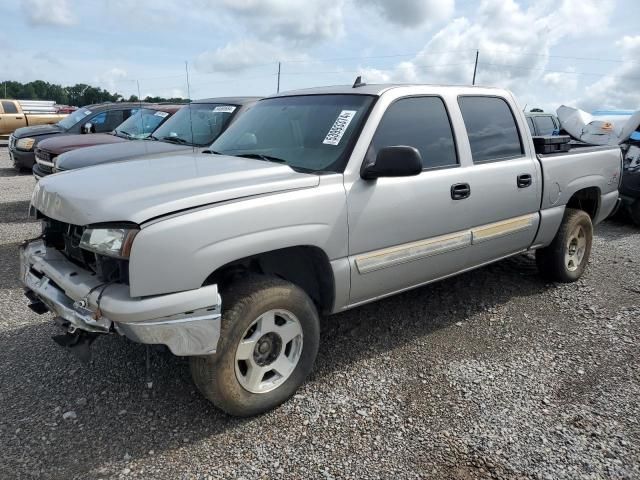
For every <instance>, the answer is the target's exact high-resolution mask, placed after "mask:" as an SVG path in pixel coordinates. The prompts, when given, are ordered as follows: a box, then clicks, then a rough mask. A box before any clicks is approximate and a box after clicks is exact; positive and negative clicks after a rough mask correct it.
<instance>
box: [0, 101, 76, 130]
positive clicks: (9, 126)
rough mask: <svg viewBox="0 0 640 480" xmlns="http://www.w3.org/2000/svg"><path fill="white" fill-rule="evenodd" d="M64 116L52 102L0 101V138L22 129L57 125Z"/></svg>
mask: <svg viewBox="0 0 640 480" xmlns="http://www.w3.org/2000/svg"><path fill="white" fill-rule="evenodd" d="M66 116H67V115H66V113H64V112H61V111H59V110H58V109H57V108H56V107H55V102H53V101H50V102H49V101H42V100H39V101H30V100H5V99H3V100H0V136H3V135H9V134H10V133H12V132H13V131H15V130H17V129H18V128H22V127H28V126H33V125H50V124H53V123H57V122H59V121H60V120H62V119H63V118H64V117H66Z"/></svg>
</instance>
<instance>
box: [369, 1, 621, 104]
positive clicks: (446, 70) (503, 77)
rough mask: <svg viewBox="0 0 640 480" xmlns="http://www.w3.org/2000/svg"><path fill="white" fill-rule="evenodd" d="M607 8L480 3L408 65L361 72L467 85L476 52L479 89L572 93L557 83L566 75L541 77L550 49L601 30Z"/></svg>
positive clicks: (583, 3) (597, 4)
mask: <svg viewBox="0 0 640 480" xmlns="http://www.w3.org/2000/svg"><path fill="white" fill-rule="evenodd" d="M556 3H557V2H556ZM611 5H612V1H611V0H607V1H605V2H601V1H599V0H581V1H580V2H579V4H577V3H576V0H563V1H562V2H561V3H560V4H558V5H556V6H555V7H553V6H552V4H551V3H550V2H549V1H548V0H538V1H537V2H534V3H533V4H531V5H530V6H529V7H528V8H524V7H523V6H521V5H520V4H518V3H516V2H515V1H514V0H483V1H482V2H481V4H480V6H479V7H478V9H477V11H476V12H475V14H474V16H473V20H471V19H469V18H466V17H459V18H455V19H453V20H451V21H450V22H449V23H448V24H447V25H446V26H445V27H443V28H442V29H441V30H439V31H438V32H437V33H436V34H435V35H433V37H432V38H431V39H430V40H429V42H427V44H426V45H425V46H424V48H423V49H422V50H421V51H420V52H419V53H418V54H417V55H416V56H415V57H414V58H413V59H411V60H410V61H405V62H401V63H399V64H397V65H396V66H395V67H393V68H391V69H388V70H379V69H378V70H376V69H374V70H370V69H369V70H367V68H366V67H365V69H364V71H365V72H367V73H371V74H373V75H374V78H376V79H377V78H380V79H383V80H385V81H389V80H392V81H399V82H428V83H440V82H442V83H454V84H456V83H463V84H469V83H471V80H472V76H473V64H474V60H475V54H476V49H477V50H479V52H480V54H479V66H478V75H477V80H476V83H477V84H481V85H497V86H501V87H506V88H512V89H514V90H515V91H516V93H518V91H521V92H525V91H526V90H527V89H529V88H530V87H531V84H530V82H531V81H536V82H537V84H538V85H547V86H548V87H551V86H553V87H554V88H555V89H558V88H559V87H562V88H563V89H567V88H568V89H571V88H572V87H573V88H575V80H570V81H568V82H567V83H566V84H562V83H561V80H566V79H568V78H569V76H570V75H569V74H566V75H565V76H564V77H560V76H558V75H551V74H548V75H547V76H545V73H544V70H545V68H546V67H547V65H548V61H549V57H548V56H549V54H550V53H551V49H552V47H554V46H555V45H557V44H558V42H559V41H560V40H562V39H564V38H567V37H571V36H578V35H581V34H585V33H587V31H585V29H584V28H583V27H586V28H593V26H595V25H599V26H600V27H601V28H604V27H605V26H606V23H607V21H608V14H609V12H610V10H611ZM574 77H575V76H574ZM554 81H555V84H554V85H551V84H552V83H553V82H554Z"/></svg>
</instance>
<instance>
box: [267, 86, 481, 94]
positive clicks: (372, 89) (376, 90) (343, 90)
mask: <svg viewBox="0 0 640 480" xmlns="http://www.w3.org/2000/svg"><path fill="white" fill-rule="evenodd" d="M404 87H438V88H456V89H459V88H460V87H464V88H478V89H480V88H481V89H484V90H486V89H494V87H485V86H481V85H476V86H472V85H438V84H420V83H413V84H412V83H386V84H384V83H381V84H373V83H372V84H369V83H368V84H366V85H362V86H360V87H356V88H354V87H353V86H352V85H332V86H328V87H313V88H304V89H301V90H290V91H288V92H282V93H277V94H275V95H271V97H288V96H293V95H331V94H334V95H345V94H350V95H382V94H383V93H384V92H386V91H388V90H391V89H393V88H404Z"/></svg>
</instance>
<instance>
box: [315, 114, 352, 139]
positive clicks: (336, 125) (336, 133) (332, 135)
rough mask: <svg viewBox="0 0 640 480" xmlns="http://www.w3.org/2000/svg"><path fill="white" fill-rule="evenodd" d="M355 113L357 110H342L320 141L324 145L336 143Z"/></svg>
mask: <svg viewBox="0 0 640 480" xmlns="http://www.w3.org/2000/svg"><path fill="white" fill-rule="evenodd" d="M356 113H358V112H357V110H342V112H340V115H338V118H336V121H335V122H333V126H332V127H331V129H330V130H329V133H327V136H326V137H324V140H323V141H322V143H324V144H325V145H338V144H339V143H340V140H341V139H342V136H343V135H344V132H346V131H347V128H348V127H349V124H350V123H351V120H353V117H355V116H356Z"/></svg>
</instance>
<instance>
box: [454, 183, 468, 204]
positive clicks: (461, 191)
mask: <svg viewBox="0 0 640 480" xmlns="http://www.w3.org/2000/svg"><path fill="white" fill-rule="evenodd" d="M470 195H471V187H470V186H469V184H468V183H456V184H455V185H451V198H452V199H453V200H463V199H465V198H469V196H470Z"/></svg>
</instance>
